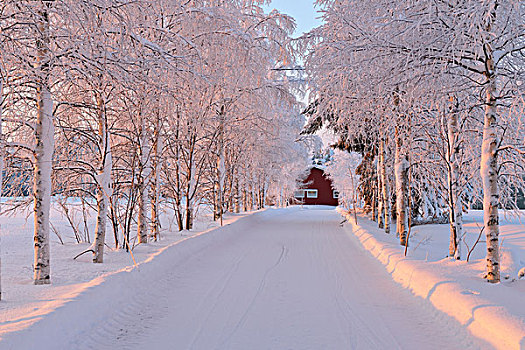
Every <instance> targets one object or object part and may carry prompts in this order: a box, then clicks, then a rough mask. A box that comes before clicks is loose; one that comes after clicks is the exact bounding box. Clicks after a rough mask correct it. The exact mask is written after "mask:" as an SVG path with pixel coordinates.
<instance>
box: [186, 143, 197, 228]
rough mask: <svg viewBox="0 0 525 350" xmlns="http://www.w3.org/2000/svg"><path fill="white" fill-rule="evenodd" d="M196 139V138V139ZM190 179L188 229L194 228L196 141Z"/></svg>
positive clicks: (190, 161)
mask: <svg viewBox="0 0 525 350" xmlns="http://www.w3.org/2000/svg"><path fill="white" fill-rule="evenodd" d="M194 141H195V140H194ZM189 163H190V164H189V172H190V173H189V179H188V189H187V191H186V192H187V193H186V230H191V229H192V228H193V206H194V195H195V172H196V169H195V159H194V143H193V144H192V149H191V151H190V159H189Z"/></svg>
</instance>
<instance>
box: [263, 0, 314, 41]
mask: <svg viewBox="0 0 525 350" xmlns="http://www.w3.org/2000/svg"><path fill="white" fill-rule="evenodd" d="M313 2H314V0H272V3H271V4H270V6H264V9H265V11H266V12H270V11H271V10H273V9H274V8H275V9H277V10H279V12H282V13H286V14H287V15H290V16H292V17H293V18H295V21H296V24H297V28H296V30H295V35H294V36H300V35H301V34H302V33H304V32H307V31H309V30H310V29H312V28H314V27H317V26H319V25H320V24H321V21H320V20H319V19H316V17H319V13H317V12H316V10H315V9H314V4H313Z"/></svg>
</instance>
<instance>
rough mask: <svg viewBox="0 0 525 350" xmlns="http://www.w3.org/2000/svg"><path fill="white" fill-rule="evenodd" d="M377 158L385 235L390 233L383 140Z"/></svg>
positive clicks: (388, 193) (388, 192) (388, 194)
mask: <svg viewBox="0 0 525 350" xmlns="http://www.w3.org/2000/svg"><path fill="white" fill-rule="evenodd" d="M379 157H380V161H381V186H382V188H381V193H382V201H383V212H384V218H383V226H384V228H385V232H386V233H390V190H389V188H388V176H387V173H386V150H385V140H384V139H382V140H381V147H380V152H379Z"/></svg>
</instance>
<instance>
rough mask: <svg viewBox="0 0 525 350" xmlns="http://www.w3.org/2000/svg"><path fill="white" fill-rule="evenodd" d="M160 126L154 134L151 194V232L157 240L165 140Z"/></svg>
mask: <svg viewBox="0 0 525 350" xmlns="http://www.w3.org/2000/svg"><path fill="white" fill-rule="evenodd" d="M159 127H160V126H157V130H155V135H154V140H155V141H154V145H153V147H154V149H155V154H154V157H153V172H154V173H153V183H152V186H151V190H152V195H151V234H152V235H153V239H154V240H155V241H157V240H158V239H159V227H160V219H159V198H160V193H159V191H160V171H161V167H162V148H163V142H162V135H161V134H160V130H158V128H159Z"/></svg>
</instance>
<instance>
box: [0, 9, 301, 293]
mask: <svg viewBox="0 0 525 350" xmlns="http://www.w3.org/2000/svg"><path fill="white" fill-rule="evenodd" d="M262 3H263V1H247V0H231V1H219V0H216V1H207V0H206V1H204V0H189V1H187V0H185V1H181V0H133V1H131V0H81V1H76V0H75V1H73V0H36V1H35V0H27V1H25V0H3V1H2V2H1V3H0V40H1V41H0V47H1V49H0V102H1V103H0V108H1V109H0V118H1V122H0V125H1V129H0V141H1V143H0V170H1V171H0V173H1V174H2V176H3V179H2V181H0V182H1V183H2V184H3V190H2V196H3V197H4V199H6V198H7V199H8V200H4V201H3V204H2V211H3V214H2V215H8V214H9V212H10V211H12V210H16V209H18V208H20V207H21V206H24V205H32V206H33V208H34V223H35V225H34V249H35V260H34V282H35V284H46V283H49V282H50V265H49V256H50V251H49V250H50V248H49V235H50V224H52V223H50V216H49V213H50V210H51V206H52V205H53V206H54V205H55V204H52V201H53V203H55V202H56V203H57V204H56V205H57V206H58V208H60V209H61V210H62V211H63V213H64V215H66V216H67V217H68V215H69V214H68V213H69V209H70V208H69V207H70V203H72V201H77V203H78V201H80V202H81V203H82V206H83V207H84V208H91V210H93V211H94V212H95V213H96V227H95V233H94V239H93V242H92V243H93V244H92V246H91V248H90V250H91V252H92V253H93V262H96V263H102V262H103V257H104V246H105V241H106V236H107V235H108V234H112V235H113V236H114V242H115V245H116V247H115V248H122V249H129V248H130V242H131V241H132V239H134V237H136V243H139V244H140V243H145V242H147V241H148V239H155V240H156V239H157V238H158V236H159V225H160V223H159V215H160V213H161V212H162V211H163V208H166V207H168V208H171V209H172V210H173V212H174V213H175V216H176V222H177V224H178V228H179V230H182V229H191V228H192V224H193V219H194V215H195V211H196V210H197V208H198V207H199V206H200V205H206V206H210V207H212V208H213V211H214V217H215V219H216V220H221V219H222V215H223V213H224V212H225V211H230V212H239V211H241V210H251V209H255V208H261V207H262V206H264V204H265V203H266V202H269V201H270V199H269V198H270V197H271V201H273V202H281V203H282V202H283V201H284V200H285V199H286V198H287V196H288V194H289V193H292V192H293V189H294V185H295V178H296V177H297V175H298V173H299V172H300V171H302V170H303V167H304V165H305V164H304V163H303V162H304V159H306V153H305V152H306V150H305V147H304V145H303V144H302V143H297V142H295V140H296V137H297V135H298V133H299V131H300V130H301V128H302V126H303V124H304V119H303V118H300V117H299V114H300V110H299V107H298V104H297V101H296V98H295V96H294V95H293V94H292V93H291V92H290V91H291V90H290V87H289V83H288V79H287V77H286V75H285V74H284V72H285V71H284V70H282V69H281V68H283V67H286V66H288V65H291V64H293V62H294V56H295V52H294V49H293V48H292V45H291V40H290V35H291V33H292V32H293V30H294V26H295V25H294V21H293V19H292V18H290V17H289V16H286V15H283V14H280V13H279V12H277V11H273V12H271V13H269V14H267V13H264V11H263V10H262V8H261V5H262ZM52 198H53V200H52ZM84 224H85V223H84ZM71 227H72V229H73V230H74V231H75V237H76V238H77V240H78V241H86V240H90V238H89V235H85V234H82V232H79V231H80V230H79V229H78V227H77V228H75V225H73V224H72V225H71ZM107 231H110V232H107Z"/></svg>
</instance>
